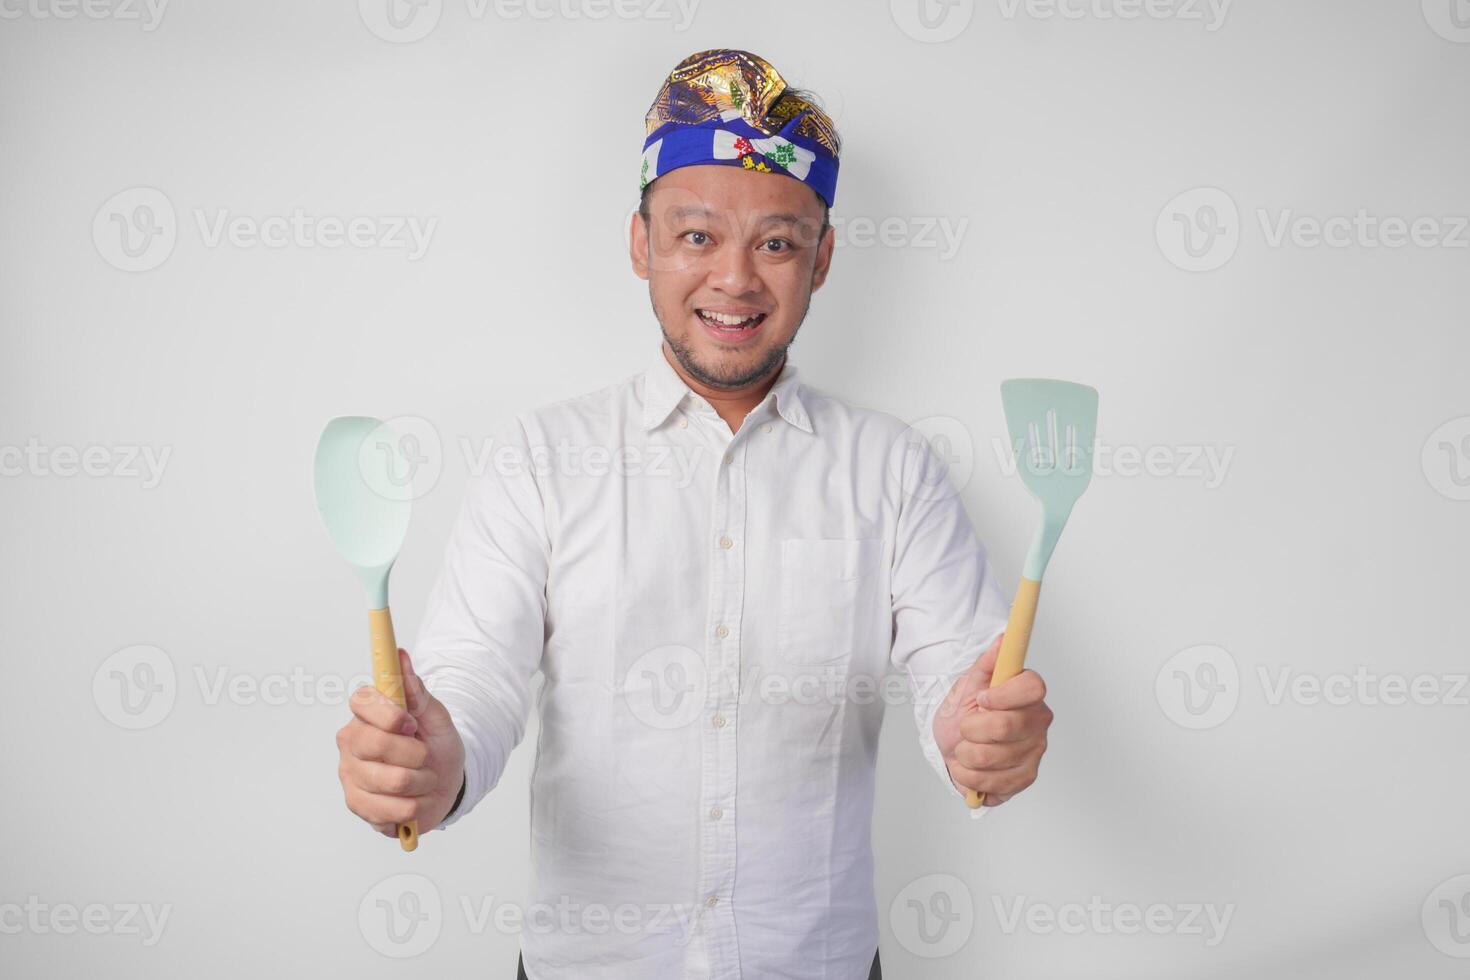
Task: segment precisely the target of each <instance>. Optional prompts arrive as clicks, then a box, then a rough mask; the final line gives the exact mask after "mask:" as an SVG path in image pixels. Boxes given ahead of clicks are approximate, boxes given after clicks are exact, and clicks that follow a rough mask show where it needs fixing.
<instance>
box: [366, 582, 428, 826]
mask: <svg viewBox="0 0 1470 980" xmlns="http://www.w3.org/2000/svg"><path fill="white" fill-rule="evenodd" d="M368 633H369V635H370V636H371V637H372V650H373V686H374V687H376V688H377V689H378V690H379V691H381V692H382V693H384V694H386V695H388V697H390V698H392V699H393V700H394V701H396V702H398V705H399V707H407V706H408V699H407V698H406V697H405V696H404V693H403V673H402V671H400V670H399V669H398V640H397V639H396V638H395V637H394V636H393V615H392V613H390V612H389V611H388V608H387V607H386V606H384V607H383V608H382V609H369V610H368ZM398 843H399V844H401V845H403V849H404V850H405V851H412V850H413V849H415V848H416V847H418V846H419V822H418V821H417V820H410V821H409V822H408V823H403V824H399V825H398Z"/></svg>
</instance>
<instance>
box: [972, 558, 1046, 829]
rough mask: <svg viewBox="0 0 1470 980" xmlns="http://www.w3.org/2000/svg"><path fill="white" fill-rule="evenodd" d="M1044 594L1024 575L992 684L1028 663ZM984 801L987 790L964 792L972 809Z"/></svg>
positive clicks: (991, 676)
mask: <svg viewBox="0 0 1470 980" xmlns="http://www.w3.org/2000/svg"><path fill="white" fill-rule="evenodd" d="M1040 595H1041V583H1040V582H1039V581H1033V580H1032V579H1029V578H1024V577H1023V578H1022V579H1021V584H1020V585H1019V586H1017V588H1016V599H1015V601H1014V602H1012V603H1011V616H1010V619H1008V620H1006V635H1005V639H1003V640H1001V641H1000V652H999V653H998V654H996V655H995V672H994V673H992V674H991V675H990V686H991V687H996V686H997V685H1000V684H1004V683H1005V682H1006V681H1008V680H1010V679H1011V678H1012V677H1015V676H1016V675H1017V674H1019V673H1020V672H1021V671H1022V670H1024V669H1025V667H1026V647H1028V646H1030V644H1031V624H1032V623H1034V622H1036V600H1037V598H1039V597H1040ZM984 804H985V794H984V793H981V792H978V791H976V790H973V789H972V790H970V791H969V792H968V793H966V794H965V805H966V806H968V807H969V808H970V809H971V810H975V809H978V808H979V807H981V806H983V805H984Z"/></svg>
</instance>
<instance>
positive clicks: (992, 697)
mask: <svg viewBox="0 0 1470 980" xmlns="http://www.w3.org/2000/svg"><path fill="white" fill-rule="evenodd" d="M1045 698H1046V682H1045V681H1043V680H1042V679H1041V675H1040V674H1038V673H1036V671H1034V670H1023V671H1021V672H1020V673H1019V674H1017V675H1016V676H1015V677H1012V678H1011V679H1010V680H1008V681H1002V682H1000V683H999V684H997V685H995V686H994V687H991V688H987V689H986V690H984V691H981V692H980V694H979V695H977V696H976V698H975V700H976V702H977V703H978V704H979V705H980V707H982V708H991V709H994V710H997V711H1006V710H1010V709H1012V708H1027V707H1030V706H1031V705H1033V704H1040V703H1041V702H1042V701H1043V700H1045Z"/></svg>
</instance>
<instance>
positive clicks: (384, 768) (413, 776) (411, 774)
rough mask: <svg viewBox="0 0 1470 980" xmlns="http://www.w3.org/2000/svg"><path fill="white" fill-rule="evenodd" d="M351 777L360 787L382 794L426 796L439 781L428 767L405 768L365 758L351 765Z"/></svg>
mask: <svg viewBox="0 0 1470 980" xmlns="http://www.w3.org/2000/svg"><path fill="white" fill-rule="evenodd" d="M351 778H352V781H353V783H355V784H356V785H357V786H358V787H359V788H360V789H363V790H365V791H366V792H369V793H376V794H379V795H382V796H427V795H429V794H430V793H432V792H433V791H434V788H435V786H436V785H437V784H438V781H439V777H438V776H436V775H435V774H434V773H432V772H430V771H429V770H428V769H407V768H405V767H403V766H390V765H388V764H387V763H386V762H371V761H368V760H366V759H358V760H357V761H356V762H355V763H354V764H353V765H352V768H351Z"/></svg>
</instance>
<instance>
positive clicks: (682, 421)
mask: <svg viewBox="0 0 1470 980" xmlns="http://www.w3.org/2000/svg"><path fill="white" fill-rule="evenodd" d="M679 428H681V429H687V428H689V420H688V419H686V418H685V417H684V416H682V415H681V416H679Z"/></svg>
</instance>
